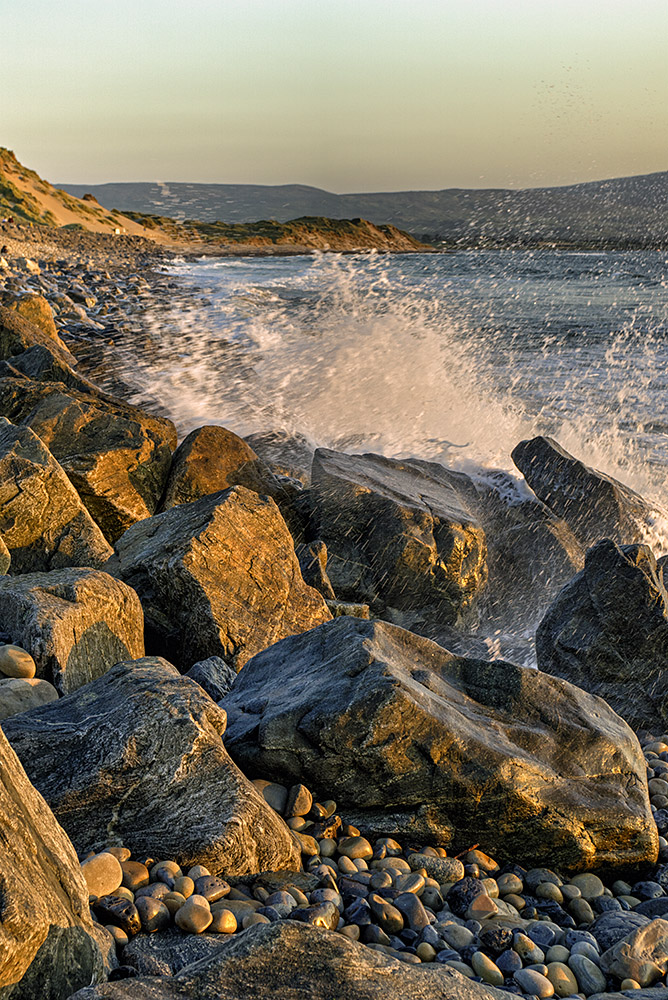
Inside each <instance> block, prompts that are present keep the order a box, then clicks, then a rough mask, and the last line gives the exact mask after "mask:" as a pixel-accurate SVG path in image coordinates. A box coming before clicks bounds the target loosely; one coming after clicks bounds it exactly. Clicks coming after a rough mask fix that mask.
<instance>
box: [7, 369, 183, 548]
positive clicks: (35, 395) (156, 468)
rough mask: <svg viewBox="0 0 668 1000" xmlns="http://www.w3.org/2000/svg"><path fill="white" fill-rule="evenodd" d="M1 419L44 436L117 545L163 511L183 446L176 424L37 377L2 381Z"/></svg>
mask: <svg viewBox="0 0 668 1000" xmlns="http://www.w3.org/2000/svg"><path fill="white" fill-rule="evenodd" d="M0 414H2V415H3V416H5V417H7V418H8V419H9V420H11V421H12V423H15V424H22V425H24V426H26V427H30V428H31V429H32V430H33V431H34V432H35V434H37V435H38V437H39V438H41V440H42V441H43V442H44V444H45V445H46V447H47V448H48V449H49V450H50V452H51V453H52V455H53V456H54V457H55V458H56V459H57V460H58V462H59V463H60V464H61V466H62V467H63V469H64V470H65V472H66V473H67V476H68V477H69V479H70V480H71V482H72V484H73V485H74V487H75V488H76V490H77V492H78V493H79V495H80V497H81V499H82V500H83V502H84V504H85V505H86V507H87V508H88V510H89V512H90V514H91V516H92V517H93V519H94V520H95V521H96V523H97V524H98V525H99V526H100V528H101V529H102V531H103V533H104V535H105V537H106V538H107V539H108V540H109V541H112V542H113V541H115V540H116V539H117V538H118V537H119V536H120V535H121V534H122V533H123V532H124V531H125V530H126V528H128V527H129V526H130V525H131V524H134V522H135V521H139V520H141V519H142V518H145V517H150V515H151V514H153V513H154V511H155V510H156V509H157V507H158V503H159V501H160V498H161V496H162V492H163V489H164V487H165V482H166V479H167V474H168V472H169V467H170V464H171V459H172V449H173V448H175V447H176V429H175V428H174V425H173V424H172V422H171V421H170V420H166V419H165V418H163V417H154V416H151V415H150V414H148V413H145V412H144V411H143V410H139V409H137V407H134V406H130V405H129V404H127V403H122V402H119V401H116V400H113V399H111V398H110V397H108V396H104V395H103V394H102V393H88V392H81V391H79V390H77V389H74V388H72V387H71V386H67V385H64V384H62V383H59V382H39V381H34V380H33V379H29V378H0Z"/></svg>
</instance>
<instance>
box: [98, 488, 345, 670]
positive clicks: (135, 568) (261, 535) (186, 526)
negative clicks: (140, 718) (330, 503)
mask: <svg viewBox="0 0 668 1000" xmlns="http://www.w3.org/2000/svg"><path fill="white" fill-rule="evenodd" d="M116 552H117V555H118V567H117V570H115V571H117V572H118V574H119V575H120V577H121V578H122V579H123V580H125V581H126V583H128V584H130V586H131V587H133V588H134V589H135V590H136V591H137V593H138V594H139V597H140V599H141V601H142V604H143V607H144V615H145V618H146V626H147V645H148V646H149V648H151V649H152V651H155V652H159V653H165V655H167V654H168V655H169V656H170V658H174V659H175V662H176V663H177V664H178V665H179V666H180V667H183V668H184V669H187V668H188V667H190V666H191V665H192V664H193V663H195V662H196V661H197V660H203V659H207V658H208V657H210V656H222V657H223V658H224V659H225V660H226V661H227V662H228V663H230V664H231V665H232V666H233V667H234V668H235V669H236V670H240V669H241V667H242V666H243V665H244V663H245V662H246V661H247V660H248V659H250V657H251V656H254V655H255V653H257V652H259V651H260V650H261V649H264V648H265V647H266V646H271V645H272V643H274V642H277V641H278V640H279V639H283V638H284V637H285V636H287V635H293V634H294V633H296V632H305V631H306V630H307V629H310V628H313V627H314V626H315V625H319V624H320V623H321V622H324V621H327V620H329V619H330V618H331V614H330V612H329V611H328V609H327V605H326V604H325V601H324V599H323V597H322V596H321V595H320V594H319V593H318V592H317V591H316V590H313V589H312V588H311V587H307V586H306V584H305V583H304V581H303V579H302V576H301V573H300V571H299V563H298V561H297V557H296V555H295V550H294V545H293V542H292V538H291V536H290V533H289V531H288V529H287V527H286V524H285V521H284V520H283V518H282V517H281V515H280V513H279V510H278V508H277V507H276V505H275V503H274V502H273V500H271V499H269V498H268V497H260V496H258V495H257V494H256V493H253V492H251V491H250V490H248V489H246V488H245V487H243V486H235V487H233V488H232V489H229V490H224V491H222V492H220V493H213V494H211V495H210V496H206V497H203V498H202V499H201V500H198V501H197V502H196V503H189V504H182V505H180V506H178V507H173V508H172V509H171V510H168V511H165V512H164V513H163V514H158V515H157V516H156V517H152V518H150V519H148V520H146V521H142V522H140V523H139V524H135V525H133V527H132V528H130V529H129V530H128V531H126V533H125V534H124V535H123V537H122V538H120V539H119V540H118V542H117V544H116Z"/></svg>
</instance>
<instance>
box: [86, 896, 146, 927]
mask: <svg viewBox="0 0 668 1000" xmlns="http://www.w3.org/2000/svg"><path fill="white" fill-rule="evenodd" d="M95 912H96V914H97V917H98V919H99V920H100V923H102V924H115V925H116V926H117V927H120V928H121V930H123V931H125V933H126V934H127V935H128V937H133V936H134V935H135V934H138V933H139V931H140V930H141V920H140V919H139V913H138V911H137V907H136V906H135V904H134V903H132V902H130V900H129V899H123V897H122V896H115V895H114V896H103V897H102V899H98V901H97V903H96V904H95Z"/></svg>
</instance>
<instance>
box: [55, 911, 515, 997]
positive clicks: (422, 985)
mask: <svg viewBox="0 0 668 1000" xmlns="http://www.w3.org/2000/svg"><path fill="white" fill-rule="evenodd" d="M506 996H507V994H506V993H502V992H501V991H499V990H495V989H494V988H493V987H491V986H485V985H484V984H482V983H473V982H471V981H470V980H468V979H466V978H465V977H464V976H462V975H461V974H460V973H458V972H456V971H455V970H454V969H449V968H447V967H446V966H438V965H437V964H431V965H418V966H416V965H408V964H406V963H405V962H399V961H397V959H395V958H390V957H389V956H387V955H384V954H382V953H381V952H378V951H374V950H373V949H372V948H367V947H366V946H365V945H362V944H358V943H357V942H354V941H349V940H348V939H347V938H345V937H344V936H343V935H342V934H336V933H334V932H333V931H327V930H321V929H320V928H317V927H311V926H310V925H308V924H302V923H298V922H297V921H295V920H285V921H277V922H276V923H273V924H258V925H255V926H254V927H250V928H248V930H246V931H244V932H243V933H242V934H235V935H234V936H233V937H231V938H228V939H227V940H225V942H224V944H223V946H222V947H221V948H220V949H219V950H218V951H217V953H216V954H215V955H213V956H212V957H211V958H210V959H208V960H203V961H201V962H198V963H197V964H196V965H191V966H190V967H187V968H185V969H183V970H182V971H181V972H178V973H177V974H176V975H175V976H173V977H164V976H156V977H155V978H138V979H128V980H125V981H120V982H115V983H105V984H104V985H101V986H94V987H91V988H89V989H84V990H81V991H80V992H79V993H76V994H75V995H74V996H73V997H72V998H71V1000H102V998H105V1000H176V998H184V997H185V998H189V1000H240V998H241V997H253V1000H275V998H276V997H281V1000H304V997H309V998H310V1000H333V998H336V1000H388V998H390V997H391V998H392V1000H502V998H504V997H506Z"/></svg>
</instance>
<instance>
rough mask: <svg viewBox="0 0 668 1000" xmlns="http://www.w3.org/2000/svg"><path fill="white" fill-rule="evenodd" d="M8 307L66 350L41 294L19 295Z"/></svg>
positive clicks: (50, 309)
mask: <svg viewBox="0 0 668 1000" xmlns="http://www.w3.org/2000/svg"><path fill="white" fill-rule="evenodd" d="M8 308H9V309H10V310H11V311H12V312H15V313H18V315H19V316H21V317H22V318H23V319H24V320H27V321H28V322H29V323H32V324H33V325H34V326H36V327H39V329H40V330H41V331H42V333H44V334H46V336H47V337H48V338H49V340H51V341H53V342H54V343H55V344H57V345H58V346H59V347H60V348H61V349H64V350H67V348H65V345H64V344H63V342H62V340H61V339H60V337H59V336H58V331H57V329H56V323H55V320H54V318H53V310H52V308H51V306H50V305H49V303H48V302H47V300H46V299H45V298H44V296H43V295H36V294H34V293H33V292H29V293H28V294H27V295H20V296H19V297H18V298H17V299H15V300H14V301H13V302H12V303H10V305H9V306H8Z"/></svg>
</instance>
